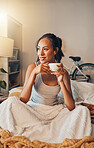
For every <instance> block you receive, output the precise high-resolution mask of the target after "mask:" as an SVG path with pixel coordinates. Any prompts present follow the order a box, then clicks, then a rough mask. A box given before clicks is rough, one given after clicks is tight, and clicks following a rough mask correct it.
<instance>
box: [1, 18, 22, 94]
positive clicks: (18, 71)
mask: <svg viewBox="0 0 94 148" xmlns="http://www.w3.org/2000/svg"><path fill="white" fill-rule="evenodd" d="M7 36H8V37H9V38H11V39H13V40H14V51H15V50H16V51H17V50H18V51H19V55H18V56H17V52H16V53H15V52H13V55H14V54H15V57H11V58H8V57H0V68H1V67H2V68H4V69H5V70H6V71H7V73H5V74H4V73H0V80H4V81H6V83H7V87H6V89H2V88H0V92H2V93H8V92H9V90H10V89H11V88H14V87H17V86H20V85H21V83H22V79H21V78H22V24H21V23H19V22H18V21H17V20H15V19H14V18H12V17H10V16H8V19H7Z"/></svg>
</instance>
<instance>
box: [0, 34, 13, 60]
mask: <svg viewBox="0 0 94 148" xmlns="http://www.w3.org/2000/svg"><path fill="white" fill-rule="evenodd" d="M13 45H14V40H13V39H10V38H7V37H3V36H0V56H3V57H12V56H13Z"/></svg>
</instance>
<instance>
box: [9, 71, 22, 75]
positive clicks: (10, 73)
mask: <svg viewBox="0 0 94 148" xmlns="http://www.w3.org/2000/svg"><path fill="white" fill-rule="evenodd" d="M19 72H20V71H15V72H9V75H12V74H16V73H19Z"/></svg>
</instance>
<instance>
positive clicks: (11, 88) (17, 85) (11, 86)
mask: <svg viewBox="0 0 94 148" xmlns="http://www.w3.org/2000/svg"><path fill="white" fill-rule="evenodd" d="M17 86H20V84H15V85H12V86H10V87H9V89H12V88H14V87H17Z"/></svg>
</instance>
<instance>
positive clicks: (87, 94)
mask: <svg viewBox="0 0 94 148" xmlns="http://www.w3.org/2000/svg"><path fill="white" fill-rule="evenodd" d="M71 88H72V92H73V97H74V99H75V102H76V105H77V106H79V104H82V105H84V106H87V107H88V108H89V110H90V112H91V115H92V119H93V117H94V114H93V111H94V106H93V105H94V84H90V83H86V82H76V81H73V80H72V81H71ZM21 91H22V87H17V88H14V89H11V90H10V92H9V98H10V99H12V98H15V97H16V98H17V99H19V97H20V93H21ZM58 99H59V101H60V103H63V102H64V100H63V99H61V98H58ZM14 112H15V110H14ZM19 114H20V112H19ZM15 115H16V114H15ZM45 118H46V117H45ZM6 120H9V119H6ZM10 122H12V121H9V123H10ZM24 124H25V123H24ZM11 126H12V125H11ZM36 126H37V125H36ZM11 128H12V127H10V129H9V126H8V129H9V131H10V132H11ZM27 130H30V129H27ZM18 131H19V132H20V135H21V132H23V131H21V130H20V128H19V129H18ZM4 132H5V133H6V131H5V130H3V129H2V128H1V133H4ZM28 132H29V131H28ZM7 133H8V131H7ZM17 134H18V133H17ZM6 135H7V134H6ZM18 135H19V134H18ZM8 136H9V137H8ZM8 136H7V138H10V142H11V141H16V142H18V145H26V143H27V145H29V147H34V145H35V147H42V146H46V147H59V146H61V145H62V147H63V146H64V144H65V145H66V144H67V147H68V146H72V145H75V144H76V145H78V147H79V144H80V146H81V145H82V144H83V143H84V141H85V144H86V143H87V145H88V143H89V144H90V142H91V143H92V142H93V141H94V124H93V120H92V132H91V137H90V136H89V137H84V138H81V139H75V140H73V139H65V140H64V141H63V143H61V144H60V145H58V144H56V143H55V144H51V143H49V142H42V141H38V139H37V140H35V141H33V143H32V142H30V141H28V139H25V138H26V137H28V138H29V135H27V136H26V137H24V136H17V137H15V136H12V135H11V134H10V133H8ZM7 138H6V140H5V141H4V140H3V143H5V142H6V143H9V139H8V140H7ZM13 138H14V139H13ZM17 138H18V139H17ZM2 139H3V138H2ZM44 141H45V139H44ZM16 142H14V143H16ZM19 142H20V143H19ZM93 144H94V143H93ZM91 145H92V144H91ZM93 146H94V145H93Z"/></svg>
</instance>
